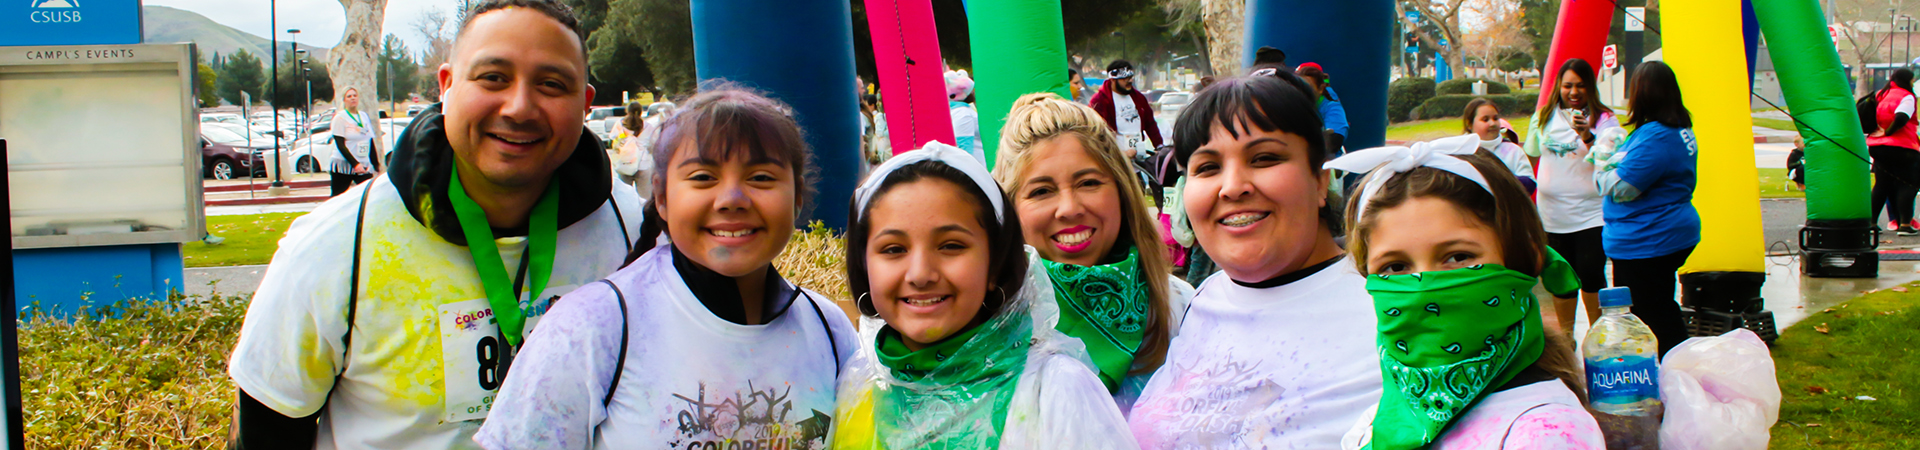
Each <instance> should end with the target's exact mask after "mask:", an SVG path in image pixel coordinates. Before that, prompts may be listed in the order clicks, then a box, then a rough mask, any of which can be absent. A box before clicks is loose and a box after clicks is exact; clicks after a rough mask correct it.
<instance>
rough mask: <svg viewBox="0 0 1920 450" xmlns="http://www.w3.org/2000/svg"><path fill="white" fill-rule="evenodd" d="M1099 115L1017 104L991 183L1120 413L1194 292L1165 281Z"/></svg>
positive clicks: (1034, 99) (1151, 236)
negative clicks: (1013, 213) (1008, 203)
mask: <svg viewBox="0 0 1920 450" xmlns="http://www.w3.org/2000/svg"><path fill="white" fill-rule="evenodd" d="M1132 167H1133V166H1132V164H1130V163H1129V162H1128V161H1127V159H1126V157H1125V156H1123V154H1122V153H1121V150H1120V147H1119V143H1118V141H1117V140H1116V139H1115V138H1114V134H1113V131H1112V130H1110V129H1108V128H1107V126H1106V121H1105V120H1103V119H1101V118H1100V115H1099V113H1097V112H1095V111H1094V110H1093V108H1091V107H1088V106H1086V105H1082V104H1078V103H1073V102H1071V101H1068V100H1067V99H1064V98H1061V97H1059V96H1058V95H1055V94H1051V93H1038V94H1028V95H1026V96H1023V97H1021V98H1020V99H1019V100H1017V101H1015V102H1014V104H1013V110H1012V111H1010V112H1008V113H1007V122H1006V126H1004V127H1003V128H1001V130H1000V152H999V154H998V156H997V161H995V166H994V178H995V180H996V181H998V182H999V184H1000V186H1001V188H1002V189H1005V190H1006V191H1007V193H1008V195H1009V196H1010V197H1012V198H1013V204H1014V208H1015V209H1016V210H1018V211H1019V213H1020V214H1019V215H1020V228H1021V232H1022V234H1023V235H1025V238H1026V242H1027V243H1028V244H1029V245H1032V246H1034V247H1035V248H1036V249H1037V251H1038V252H1039V254H1040V257H1041V258H1042V259H1043V261H1042V264H1044V265H1045V266H1046V269H1047V274H1048V275H1049V278H1050V279H1051V280H1052V282H1053V287H1054V292H1055V294H1056V295H1055V297H1056V299H1057V300H1058V302H1059V304H1060V322H1059V324H1058V326H1057V329H1058V330H1060V332H1062V333H1065V334H1066V335H1068V336H1072V337H1074V338H1077V339H1080V340H1081V341H1082V342H1083V343H1085V344H1086V346H1087V353H1088V354H1089V355H1090V356H1092V358H1093V362H1094V365H1095V366H1097V368H1098V369H1099V375H1100V381H1101V382H1103V383H1104V384H1106V387H1107V390H1108V391H1109V392H1110V393H1112V394H1114V398H1115V400H1116V402H1117V403H1118V404H1119V405H1120V408H1121V411H1126V410H1127V409H1128V407H1130V406H1131V405H1132V403H1133V402H1132V400H1133V399H1134V398H1136V397H1138V396H1139V391H1140V388H1142V387H1144V386H1145V385H1146V381H1147V378H1148V377H1149V376H1151V375H1152V374H1153V372H1154V370H1156V369H1159V368H1160V364H1161V362H1162V361H1164V360H1165V359H1166V352H1167V345H1168V342H1169V341H1171V340H1172V339H1173V336H1174V334H1176V332H1177V330H1178V329H1179V318H1178V317H1177V316H1176V312H1177V311H1184V310H1185V309H1186V307H1185V306H1186V303H1187V300H1188V299H1189V298H1191V297H1192V296H1193V287H1192V286H1189V285H1187V283H1186V282H1184V281H1181V280H1180V279H1178V278H1174V277H1173V276H1172V272H1173V269H1172V264H1171V263H1170V262H1169V261H1170V259H1171V257H1170V255H1169V253H1168V252H1169V251H1168V249H1167V248H1166V247H1164V246H1163V245H1161V244H1160V242H1161V239H1160V234H1159V231H1158V230H1156V229H1155V228H1156V226H1157V225H1159V222H1158V221H1156V220H1154V219H1153V217H1154V215H1153V212H1152V211H1149V210H1148V208H1149V207H1150V206H1151V205H1152V204H1151V203H1149V200H1148V198H1149V197H1147V194H1146V192H1145V188H1143V187H1142V186H1141V182H1140V179H1139V178H1138V177H1135V176H1133V171H1132Z"/></svg>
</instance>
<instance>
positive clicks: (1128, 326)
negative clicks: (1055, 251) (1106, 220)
mask: <svg viewBox="0 0 1920 450" xmlns="http://www.w3.org/2000/svg"><path fill="white" fill-rule="evenodd" d="M1042 264H1045V265H1046V266H1047V275H1049V278H1051V279H1052V280H1053V293H1054V297H1057V298H1058V299H1059V301H1060V324H1059V326H1056V327H1054V329H1057V330H1060V332H1061V333H1065V334H1066V335H1067V336H1072V337H1074V338H1077V339H1080V342H1082V343H1085V344H1086V346H1087V354H1088V355H1089V356H1092V357H1093V364H1094V366H1096V367H1099V368H1100V381H1101V382H1102V383H1105V384H1106V385H1107V392H1115V391H1116V390H1117V389H1118V388H1119V387H1120V380H1122V379H1125V378H1126V377H1127V370H1128V369H1131V368H1133V353H1134V352H1135V351H1138V350H1139V348H1140V341H1141V340H1143V339H1145V338H1146V336H1147V317H1148V314H1149V312H1150V311H1151V310H1150V309H1149V308H1150V307H1151V305H1149V303H1150V302H1151V300H1150V299H1148V298H1147V292H1148V289H1147V281H1146V280H1145V279H1143V278H1141V277H1140V250H1139V249H1138V248H1132V249H1128V250H1127V258H1126V259H1123V260H1120V262H1116V263H1113V264H1102V265H1098V266H1092V267H1088V266H1078V265H1073V264H1066V263H1057V262H1053V261H1042Z"/></svg>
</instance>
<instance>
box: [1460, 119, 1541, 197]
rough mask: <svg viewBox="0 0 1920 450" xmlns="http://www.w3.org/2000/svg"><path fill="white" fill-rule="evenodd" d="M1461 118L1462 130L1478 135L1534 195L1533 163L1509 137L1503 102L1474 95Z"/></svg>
mask: <svg viewBox="0 0 1920 450" xmlns="http://www.w3.org/2000/svg"><path fill="white" fill-rule="evenodd" d="M1460 121H1461V122H1464V123H1461V124H1460V130H1461V131H1465V132H1467V133H1471V134H1473V135H1474V136H1477V137H1479V138H1480V139H1479V140H1480V148H1481V149H1482V150H1486V151H1487V152H1489V153H1492V154H1493V156H1494V157H1495V158H1498V159H1499V160H1500V164H1501V165H1504V166H1507V170H1508V171H1512V172H1513V176H1514V177H1516V178H1519V180H1520V187H1523V188H1526V191H1527V195H1533V189H1534V182H1533V164H1532V163H1530V162H1528V161H1527V153H1526V150H1523V149H1521V148H1520V144H1519V142H1518V141H1516V140H1513V139H1511V138H1509V137H1508V136H1511V135H1512V134H1513V132H1512V131H1510V130H1508V129H1507V121H1506V119H1501V118H1500V105H1496V104H1494V103H1493V101H1490V100H1487V99H1486V97H1478V98H1474V99H1473V101H1470V102H1467V110H1466V112H1465V113H1464V114H1462V115H1461V116H1460Z"/></svg>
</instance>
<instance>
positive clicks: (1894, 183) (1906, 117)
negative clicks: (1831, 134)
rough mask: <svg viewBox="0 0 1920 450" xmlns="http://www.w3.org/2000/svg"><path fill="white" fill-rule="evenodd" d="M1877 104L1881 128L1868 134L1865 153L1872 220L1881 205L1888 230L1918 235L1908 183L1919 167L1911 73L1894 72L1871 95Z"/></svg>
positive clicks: (1878, 217)
mask: <svg viewBox="0 0 1920 450" xmlns="http://www.w3.org/2000/svg"><path fill="white" fill-rule="evenodd" d="M1874 95H1875V96H1876V98H1877V99H1878V101H1879V105H1878V108H1877V111H1878V114H1875V119H1876V122H1878V123H1879V125H1880V127H1879V129H1878V130H1871V131H1869V132H1868V134H1867V154H1868V155H1871V156H1873V170H1874V173H1875V174H1876V175H1879V177H1877V180H1876V181H1875V182H1874V184H1873V218H1874V221H1875V222H1878V221H1879V219H1880V206H1881V205H1883V204H1884V205H1886V209H1887V215H1888V216H1889V217H1888V219H1890V220H1892V221H1893V223H1891V224H1888V225H1887V228H1888V229H1897V230H1898V231H1897V233H1898V234H1899V235H1901V236H1913V235H1915V234H1920V231H1916V230H1915V229H1914V225H1913V196H1914V192H1915V187H1914V186H1912V185H1909V184H1907V181H1908V179H1910V178H1911V177H1913V176H1914V173H1915V172H1916V169H1917V168H1920V164H1916V163H1920V138H1917V137H1916V135H1915V133H1914V130H1915V128H1914V120H1913V111H1914V106H1913V103H1914V101H1913V100H1914V99H1913V72H1912V71H1909V70H1907V69H1900V70H1896V71H1894V72H1893V75H1892V76H1891V77H1889V79H1888V80H1887V86H1886V87H1884V88H1881V89H1880V91H1879V92H1877V93H1875V94H1874Z"/></svg>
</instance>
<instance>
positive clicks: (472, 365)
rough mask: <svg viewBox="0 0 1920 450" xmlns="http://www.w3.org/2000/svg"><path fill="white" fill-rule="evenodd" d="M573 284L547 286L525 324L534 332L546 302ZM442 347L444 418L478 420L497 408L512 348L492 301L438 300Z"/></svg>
mask: <svg viewBox="0 0 1920 450" xmlns="http://www.w3.org/2000/svg"><path fill="white" fill-rule="evenodd" d="M574 287H575V286H556V287H549V288H547V295H545V296H542V297H540V298H539V299H538V300H536V301H534V304H533V305H532V307H530V308H527V310H528V312H529V314H528V315H527V320H526V326H525V329H526V330H528V331H529V332H531V331H532V330H533V329H534V326H535V325H536V324H538V323H539V322H540V318H541V317H543V316H545V315H546V313H547V308H549V307H551V306H552V302H553V301H554V300H555V299H558V298H559V297H558V296H557V295H555V294H553V293H557V292H569V291H572V290H573V288H574ZM438 322H439V323H440V351H441V361H442V362H443V363H442V364H441V367H443V368H444V372H443V373H442V376H443V378H442V380H443V381H444V384H443V385H444V386H446V387H447V390H446V398H445V399H443V400H444V401H443V403H444V404H446V405H447V409H446V414H445V415H443V416H441V418H440V420H441V422H443V423H451V422H462V421H468V420H480V419H485V418H487V412H488V411H490V410H492V409H493V398H494V394H495V393H496V392H497V391H499V390H500V382H501V381H503V380H505V379H506V377H507V368H508V366H509V363H510V362H511V361H512V359H513V353H514V349H513V346H512V345H509V344H508V343H507V341H506V340H504V339H501V336H500V324H499V322H496V321H495V319H494V317H493V305H491V304H489V303H487V299H485V298H477V299H472V300H466V301H460V302H453V303H447V304H442V305H440V318H439V321H438Z"/></svg>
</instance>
